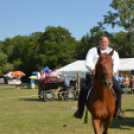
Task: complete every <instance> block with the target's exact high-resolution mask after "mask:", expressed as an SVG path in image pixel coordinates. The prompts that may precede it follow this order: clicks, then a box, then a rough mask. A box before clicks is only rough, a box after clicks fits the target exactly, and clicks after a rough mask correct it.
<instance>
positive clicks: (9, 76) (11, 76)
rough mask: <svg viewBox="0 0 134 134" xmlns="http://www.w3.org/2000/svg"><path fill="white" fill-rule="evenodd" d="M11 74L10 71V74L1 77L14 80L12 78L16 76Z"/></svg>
mask: <svg viewBox="0 0 134 134" xmlns="http://www.w3.org/2000/svg"><path fill="white" fill-rule="evenodd" d="M11 73H12V71H11V72H8V73H7V74H5V75H3V76H4V77H6V78H7V77H8V78H14V77H16V76H14V75H11Z"/></svg>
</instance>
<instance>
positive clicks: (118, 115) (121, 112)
mask: <svg viewBox="0 0 134 134" xmlns="http://www.w3.org/2000/svg"><path fill="white" fill-rule="evenodd" d="M116 119H117V120H121V119H125V114H124V112H123V111H122V110H120V111H119V113H116Z"/></svg>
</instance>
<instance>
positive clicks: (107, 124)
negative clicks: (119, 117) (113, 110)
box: [102, 116, 113, 134]
mask: <svg viewBox="0 0 134 134" xmlns="http://www.w3.org/2000/svg"><path fill="white" fill-rule="evenodd" d="M112 121H113V116H112V117H111V118H110V119H109V120H108V121H107V122H102V124H103V128H104V131H103V134H108V128H109V126H110V124H111V123H112Z"/></svg>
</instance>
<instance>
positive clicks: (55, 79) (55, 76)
mask: <svg viewBox="0 0 134 134" xmlns="http://www.w3.org/2000/svg"><path fill="white" fill-rule="evenodd" d="M50 76H51V82H52V83H57V79H58V78H59V76H58V73H57V71H56V68H54V69H53V72H52V73H51V75H50Z"/></svg>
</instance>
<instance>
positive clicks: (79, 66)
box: [59, 58, 134, 72]
mask: <svg viewBox="0 0 134 134" xmlns="http://www.w3.org/2000/svg"><path fill="white" fill-rule="evenodd" d="M119 70H124V71H125V70H134V58H121V59H120V68H119ZM59 71H63V72H64V71H69V72H70V71H75V72H78V71H81V72H88V70H87V68H86V67H85V60H77V61H75V62H73V63H71V64H68V65H66V66H64V67H62V68H60V69H59Z"/></svg>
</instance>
